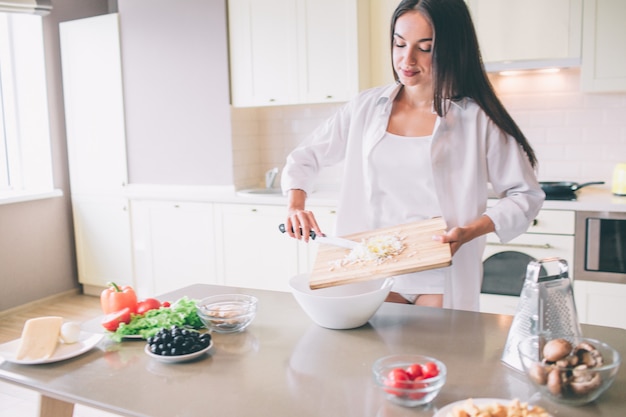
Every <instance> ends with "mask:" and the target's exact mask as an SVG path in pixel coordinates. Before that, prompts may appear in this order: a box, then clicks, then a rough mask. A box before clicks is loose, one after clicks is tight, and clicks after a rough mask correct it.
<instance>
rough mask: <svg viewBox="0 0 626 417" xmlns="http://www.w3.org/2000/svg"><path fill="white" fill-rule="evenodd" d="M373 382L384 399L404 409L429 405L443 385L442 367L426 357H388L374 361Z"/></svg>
mask: <svg viewBox="0 0 626 417" xmlns="http://www.w3.org/2000/svg"><path fill="white" fill-rule="evenodd" d="M372 372H373V374H374V382H375V383H376V385H377V386H378V387H379V388H380V389H381V391H382V392H383V393H384V395H385V397H386V398H387V399H388V400H389V401H391V402H393V403H395V404H398V405H401V406H404V407H417V406H418V405H424V404H428V403H430V402H431V401H432V400H434V399H435V397H437V395H438V394H439V392H440V391H441V388H443V386H444V385H445V383H446V373H447V371H446V365H445V364H444V363H443V362H441V361H439V360H437V359H435V358H432V357H430V356H424V355H413V354H405V355H391V356H385V357H383V358H380V359H378V360H377V361H376V362H374V365H373V366H372Z"/></svg>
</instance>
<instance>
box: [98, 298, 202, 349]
mask: <svg viewBox="0 0 626 417" xmlns="http://www.w3.org/2000/svg"><path fill="white" fill-rule="evenodd" d="M196 308H197V306H196V300H191V299H189V298H187V297H183V298H181V299H179V300H178V301H176V302H175V303H174V304H172V305H171V306H170V307H161V308H159V309H155V310H150V311H147V312H146V313H145V314H141V315H133V316H132V318H131V320H130V322H129V323H128V324H126V323H121V324H120V325H119V327H118V328H117V330H116V331H115V332H114V333H111V335H110V336H111V339H113V340H114V341H116V342H120V341H121V340H122V339H123V338H124V337H128V336H141V337H142V338H143V339H147V338H149V337H150V336H153V335H155V334H156V333H157V332H158V331H159V330H160V329H164V328H170V327H172V326H178V327H190V328H194V329H200V328H202V327H204V323H202V321H201V320H200V317H198V313H197V310H196Z"/></svg>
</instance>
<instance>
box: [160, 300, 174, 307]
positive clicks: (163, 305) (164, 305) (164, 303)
mask: <svg viewBox="0 0 626 417" xmlns="http://www.w3.org/2000/svg"><path fill="white" fill-rule="evenodd" d="M171 305H172V303H170V302H169V301H163V302H162V303H161V307H170V306H171Z"/></svg>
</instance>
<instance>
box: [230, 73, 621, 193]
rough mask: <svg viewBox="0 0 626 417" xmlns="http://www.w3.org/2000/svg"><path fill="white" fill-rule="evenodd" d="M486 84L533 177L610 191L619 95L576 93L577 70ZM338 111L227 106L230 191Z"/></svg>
mask: <svg viewBox="0 0 626 417" xmlns="http://www.w3.org/2000/svg"><path fill="white" fill-rule="evenodd" d="M492 82H493V84H494V86H495V88H496V90H497V91H498V94H499V96H500V98H501V100H502V102H503V103H504V105H505V106H506V108H507V109H508V110H509V112H510V113H511V115H512V116H513V118H514V119H515V120H516V122H517V123H518V124H519V126H520V128H521V129H522V131H523V132H524V133H525V134H526V136H527V138H528V140H529V141H530V143H531V145H532V146H533V147H534V149H535V152H536V153H537V157H538V159H539V179H540V180H543V181H561V180H562V181H575V182H586V181H606V183H607V185H606V186H607V187H610V183H611V178H612V173H613V167H614V166H615V164H617V163H619V162H626V93H613V94H588V93H584V94H583V93H581V92H580V88H579V71H578V70H564V71H561V72H559V73H556V74H541V73H526V74H523V75H517V76H499V75H497V76H493V77H492ZM338 106H339V104H332V105H331V104H319V105H299V106H283V107H262V108H246V109H242V108H233V111H232V121H233V136H234V138H233V150H234V165H235V166H234V171H235V186H236V187H237V188H246V187H253V186H262V185H263V178H264V172H265V171H266V170H267V169H270V168H272V167H274V166H278V167H282V166H283V164H284V161H285V157H286V155H287V154H288V153H289V152H290V151H291V150H292V149H293V148H294V147H295V146H297V145H298V143H300V142H301V141H302V140H303V139H304V138H306V136H307V135H308V134H309V133H310V132H311V131H312V130H313V129H314V128H315V127H316V126H318V125H319V124H320V123H322V122H323V121H324V120H325V119H326V118H327V117H328V116H329V115H331V114H332V113H333V112H334V111H335V110H336V109H337V108H338ZM338 169H340V168H338ZM338 169H337V170H338ZM337 170H329V171H328V172H325V173H324V175H323V177H322V178H321V182H322V183H332V182H333V181H335V180H336V178H338V171H337Z"/></svg>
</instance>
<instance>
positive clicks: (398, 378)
mask: <svg viewBox="0 0 626 417" xmlns="http://www.w3.org/2000/svg"><path fill="white" fill-rule="evenodd" d="M385 385H386V386H387V387H388V388H385V391H386V392H388V393H389V394H393V395H398V396H400V395H403V391H402V390H404V389H407V388H411V386H412V382H411V377H410V376H409V374H408V373H407V372H406V371H405V370H404V369H402V368H393V369H392V370H391V371H389V373H388V374H387V379H385Z"/></svg>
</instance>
